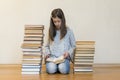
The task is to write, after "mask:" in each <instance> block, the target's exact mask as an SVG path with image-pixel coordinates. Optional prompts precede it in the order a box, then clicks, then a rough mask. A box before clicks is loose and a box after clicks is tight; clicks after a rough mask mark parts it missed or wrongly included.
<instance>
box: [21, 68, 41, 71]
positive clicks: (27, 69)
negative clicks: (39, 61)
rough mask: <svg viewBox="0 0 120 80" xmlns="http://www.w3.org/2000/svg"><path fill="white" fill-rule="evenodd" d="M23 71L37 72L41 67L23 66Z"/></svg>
mask: <svg viewBox="0 0 120 80" xmlns="http://www.w3.org/2000/svg"><path fill="white" fill-rule="evenodd" d="M22 71H33V72H37V71H40V69H38V68H22Z"/></svg>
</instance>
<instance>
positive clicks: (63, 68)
mask: <svg viewBox="0 0 120 80" xmlns="http://www.w3.org/2000/svg"><path fill="white" fill-rule="evenodd" d="M58 69H59V72H60V73H62V74H68V73H69V71H70V66H69V65H65V64H59V66H58Z"/></svg>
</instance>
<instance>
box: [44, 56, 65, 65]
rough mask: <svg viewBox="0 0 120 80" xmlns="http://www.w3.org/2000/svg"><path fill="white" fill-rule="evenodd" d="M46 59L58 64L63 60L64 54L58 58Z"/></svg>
mask: <svg viewBox="0 0 120 80" xmlns="http://www.w3.org/2000/svg"><path fill="white" fill-rule="evenodd" d="M46 61H48V62H54V63H55V64H59V63H62V62H64V61H65V59H64V56H60V57H58V58H51V57H50V58H47V59H46Z"/></svg>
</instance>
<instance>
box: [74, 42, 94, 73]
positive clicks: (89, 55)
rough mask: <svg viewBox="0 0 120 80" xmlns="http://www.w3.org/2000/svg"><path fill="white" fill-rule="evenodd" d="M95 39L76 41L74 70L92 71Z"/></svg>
mask: <svg viewBox="0 0 120 80" xmlns="http://www.w3.org/2000/svg"><path fill="white" fill-rule="evenodd" d="M94 53H95V41H76V49H75V55H74V69H73V70H74V72H88V71H93V61H94Z"/></svg>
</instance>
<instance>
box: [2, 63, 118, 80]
mask: <svg viewBox="0 0 120 80" xmlns="http://www.w3.org/2000/svg"><path fill="white" fill-rule="evenodd" d="M0 80H120V67H114V66H113V67H94V72H87V73H75V74H73V72H72V68H71V72H70V74H67V75H63V74H58V73H57V74H47V73H46V72H45V65H43V68H42V73H41V74H40V75H22V74H21V66H20V65H0Z"/></svg>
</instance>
